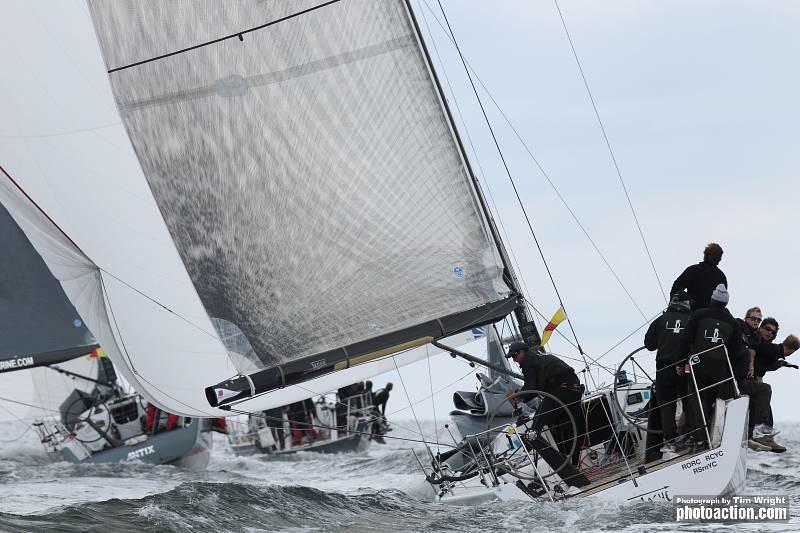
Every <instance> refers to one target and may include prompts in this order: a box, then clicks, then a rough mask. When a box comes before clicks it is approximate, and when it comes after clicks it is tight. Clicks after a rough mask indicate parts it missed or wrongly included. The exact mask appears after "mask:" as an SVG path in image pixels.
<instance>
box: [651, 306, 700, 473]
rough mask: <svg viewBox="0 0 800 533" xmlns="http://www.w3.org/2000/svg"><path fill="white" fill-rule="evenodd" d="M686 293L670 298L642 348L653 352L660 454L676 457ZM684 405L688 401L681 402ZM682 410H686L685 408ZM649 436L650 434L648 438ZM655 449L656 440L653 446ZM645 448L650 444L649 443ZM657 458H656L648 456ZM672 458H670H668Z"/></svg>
mask: <svg viewBox="0 0 800 533" xmlns="http://www.w3.org/2000/svg"><path fill="white" fill-rule="evenodd" d="M689 307H690V297H689V293H688V292H686V291H682V292H680V293H677V294H675V295H673V296H672V300H671V301H670V304H669V307H668V308H667V310H666V311H665V312H664V313H663V314H662V315H661V316H660V317H658V318H657V319H655V320H654V321H653V322H652V323H651V324H650V327H649V328H648V329H647V333H646V334H645V336H644V345H645V347H646V348H647V349H648V350H650V351H653V350H658V351H657V352H656V402H655V403H656V404H657V406H658V409H659V411H660V414H661V430H662V432H663V438H664V446H663V447H662V448H661V453H662V454H668V455H671V454H675V453H677V449H676V447H675V439H676V438H677V437H678V435H677V429H676V425H675V413H676V409H677V403H678V399H680V398H683V397H685V396H686V391H687V385H686V376H684V373H683V369H684V364H683V363H685V361H680V341H681V334H682V333H683V330H684V329H685V328H686V324H687V322H689V316H690V314H691V313H690V311H689ZM682 403H683V404H684V406H685V405H686V403H687V402H685V401H682ZM684 410H685V409H684ZM648 436H649V435H648ZM655 445H656V446H657V441H656V443H655ZM647 447H648V448H651V447H652V445H651V444H650V443H649V442H648V445H647ZM651 458H652V459H657V458H658V455H655V456H653V455H651ZM668 458H671V457H668Z"/></svg>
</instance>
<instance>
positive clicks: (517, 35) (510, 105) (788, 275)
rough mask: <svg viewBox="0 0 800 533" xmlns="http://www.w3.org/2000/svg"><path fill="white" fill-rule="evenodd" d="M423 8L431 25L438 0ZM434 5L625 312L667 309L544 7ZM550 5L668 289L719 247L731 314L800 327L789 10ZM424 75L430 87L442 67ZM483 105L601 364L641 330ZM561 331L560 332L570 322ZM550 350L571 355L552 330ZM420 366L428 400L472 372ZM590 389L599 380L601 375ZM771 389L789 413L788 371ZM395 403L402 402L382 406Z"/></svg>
mask: <svg viewBox="0 0 800 533" xmlns="http://www.w3.org/2000/svg"><path fill="white" fill-rule="evenodd" d="M425 1H427V5H429V6H430V8H431V9H433V11H434V12H435V13H436V15H437V16H438V17H439V19H440V20H441V13H440V12H439V11H438V6H437V4H436V2H435V0H425ZM443 3H444V5H445V9H446V11H447V15H448V17H449V18H450V22H451V24H452V26H453V30H454V31H455V34H456V37H457V39H458V40H459V44H460V46H461V48H462V51H463V52H464V54H465V55H466V57H467V60H468V61H469V62H470V63H471V64H472V66H473V67H474V68H475V70H476V71H477V72H478V75H479V76H480V77H481V79H482V80H483V81H484V83H485V84H486V86H487V87H488V88H489V90H490V91H491V93H492V95H493V96H494V98H495V99H496V100H497V102H498V103H499V104H500V106H501V107H502V108H503V111H504V112H505V114H506V115H507V116H508V117H509V118H510V119H511V121H512V122H513V124H514V125H515V127H516V128H517V129H518V130H519V132H520V133H521V135H522V137H523V139H524V140H525V142H526V143H527V144H528V146H529V147H530V149H531V151H532V152H533V154H534V155H535V156H536V158H537V159H538V161H539V163H540V164H541V165H542V167H543V168H544V169H545V171H546V172H547V173H548V175H549V176H550V178H551V180H552V181H553V182H554V184H555V186H556V187H557V188H558V189H559V191H560V193H561V194H562V195H563V197H564V198H565V199H566V201H567V203H569V205H570V206H571V207H572V209H573V211H574V212H575V213H576V214H577V216H578V218H579V219H580V220H581V222H582V224H583V225H584V227H585V228H586V229H587V231H588V233H589V234H590V235H591V237H592V239H593V240H594V241H595V242H596V243H597V245H598V247H599V248H600V250H601V251H602V252H603V254H604V255H605V257H606V258H607V259H608V262H609V263H610V264H611V266H612V267H613V269H614V271H615V272H616V273H617V275H618V276H619V277H620V279H621V280H622V282H623V283H624V285H625V287H627V289H628V290H629V291H630V293H631V294H632V296H633V298H634V300H635V302H636V305H638V307H639V308H640V309H641V310H642V313H643V314H644V315H646V316H647V317H648V318H649V317H651V316H653V315H655V314H656V313H658V312H659V311H660V310H661V309H663V307H664V299H663V296H662V293H661V290H660V288H659V284H658V283H657V282H656V277H655V275H654V273H653V270H652V268H651V266H650V263H649V260H648V258H647V255H646V253H645V250H644V247H643V245H642V242H641V238H640V237H639V233H638V231H637V229H636V225H635V223H634V220H633V217H632V215H631V212H630V208H629V207H628V204H627V202H626V198H625V194H624V192H623V190H622V186H621V185H620V181H619V177H618V176H617V174H616V172H615V170H614V165H613V163H612V161H611V157H610V155H609V152H608V149H607V147H606V145H605V141H604V139H603V135H602V132H601V130H600V128H599V126H598V123H597V119H596V118H595V116H594V112H593V110H592V106H591V102H590V101H589V98H588V96H587V92H586V89H585V87H584V86H583V82H582V80H581V76H580V72H579V71H578V68H577V66H576V63H575V59H574V57H573V55H572V51H571V49H570V45H569V42H568V40H567V38H566V35H565V33H564V28H563V27H562V25H561V20H560V18H559V16H558V11H557V10H556V7H555V4H554V3H553V2H550V1H531V0H526V1H512V0H504V1H502V2H481V1H477V0H476V1H471V0H470V1H468V0H458V1H453V0H451V1H447V2H443ZM414 5H415V7H417V9H416V13H417V17H418V18H419V19H420V25H421V26H422V29H423V33H425V37H426V40H427V41H428V42H429V45H430V35H428V34H427V33H426V29H425V21H424V20H423V17H422V14H423V13H424V15H425V18H427V22H428V24H429V25H430V26H431V30H432V32H433V38H434V40H435V43H436V47H437V48H438V50H439V53H440V54H441V55H442V57H443V59H444V71H445V72H446V73H447V76H448V77H449V79H450V81H451V83H452V86H453V87H454V89H455V102H457V103H458V106H459V107H460V109H461V111H462V112H463V114H464V119H465V122H466V127H464V124H463V123H461V122H459V128H460V130H461V131H462V134H465V133H468V134H469V136H470V138H471V139H472V141H473V142H474V144H475V147H476V149H477V158H475V156H474V154H473V153H470V158H471V159H472V162H473V165H474V166H476V167H480V168H482V170H483V183H484V184H485V185H486V186H487V188H488V190H489V192H490V194H491V196H492V197H493V199H494V201H495V202H496V205H497V208H498V209H497V211H496V212H495V215H496V216H497V215H498V214H499V218H500V219H501V221H502V223H503V225H504V227H505V229H506V230H507V231H508V235H509V238H508V239H507V242H508V243H509V244H510V247H511V249H512V250H513V252H514V254H515V256H516V258H517V260H518V261H519V265H520V269H519V274H520V275H521V277H522V278H523V280H524V282H525V284H526V286H527V288H528V289H529V293H528V294H529V296H530V297H531V299H532V301H533V303H534V305H536V307H537V308H538V309H540V310H541V311H542V312H543V313H544V314H546V315H548V316H549V315H550V314H552V312H553V311H555V309H556V308H557V307H558V305H559V304H558V300H557V299H556V297H555V294H554V291H553V289H552V286H551V285H550V283H549V280H548V279H547V276H546V273H545V271H544V269H543V266H542V260H541V258H540V257H539V255H538V252H537V251H536V247H535V244H534V242H533V239H532V238H531V236H530V232H529V230H528V228H527V226H526V224H525V221H524V219H523V217H522V215H521V211H520V209H519V207H518V205H517V204H516V199H515V198H514V196H513V192H512V190H511V187H510V184H509V182H508V178H507V176H506V175H505V172H504V170H503V168H502V166H501V164H500V161H499V158H498V156H497V152H496V151H495V150H494V147H493V145H492V141H491V138H490V137H489V134H488V131H487V129H486V127H485V125H484V124H483V122H482V120H483V119H482V116H481V114H480V110H479V109H478V107H477V104H476V101H475V98H474V96H473V95H472V94H471V89H470V88H469V84H468V81H467V80H466V77H465V75H464V69H463V67H461V65H460V63H459V62H458V57H457V56H456V55H455V53H454V49H453V47H452V45H450V44H448V42H447V39H446V36H445V34H444V33H443V31H442V30H441V28H440V27H439V26H438V25H437V24H436V22H435V21H434V20H433V19H432V14H431V11H430V10H429V9H428V8H427V7H426V5H425V3H424V2H416V1H415V4H414ZM559 5H560V7H561V10H562V13H563V15H564V17H565V19H566V22H567V27H568V28H569V31H570V34H571V36H572V39H573V42H574V45H575V48H576V50H577V53H578V56H579V59H580V61H581V64H582V66H583V69H584V73H585V74H586V78H587V80H588V83H589V86H590V88H591V90H592V93H593V96H594V99H595V102H596V104H597V107H598V110H599V113H600V116H601V118H602V120H603V124H604V126H605V129H606V132H607V134H608V138H609V141H610V143H611V146H612V148H613V151H614V155H615V156H616V159H617V162H618V164H619V168H620V172H621V174H622V177H623V179H624V181H625V184H626V186H627V189H628V192H629V194H630V197H631V200H632V202H633V207H634V208H635V210H636V213H637V215H638V217H639V221H640V222H641V226H642V230H643V232H644V235H645V237H646V239H647V244H648V246H649V247H650V251H651V253H652V256H653V261H654V263H655V266H656V269H657V272H658V275H659V277H660V278H661V284H662V285H663V287H664V291H665V292H668V291H669V288H670V286H671V284H672V282H673V281H674V279H675V278H676V277H677V276H678V274H680V272H681V271H682V270H683V269H684V268H685V267H686V266H688V265H690V264H692V263H696V262H698V261H700V260H701V259H702V250H703V247H704V246H705V244H706V243H708V242H710V241H715V242H718V243H720V244H721V245H722V247H723V248H724V250H725V254H724V257H723V260H722V263H721V265H720V266H721V268H722V269H723V270H724V272H725V273H726V274H727V277H728V280H729V289H730V294H731V301H730V306H729V307H730V310H731V312H732V313H733V314H734V316H738V317H743V316H744V312H745V310H746V309H747V308H749V307H751V306H753V305H760V306H761V308H762V310H763V311H764V316H774V317H776V318H777V319H778V321H779V322H780V324H781V330H780V333H779V339H783V338H784V337H785V335H786V334H788V333H792V332H794V333H798V332H800V320H799V319H800V314H799V313H798V311H797V306H796V304H797V301H798V298H799V297H800V289H798V285H797V282H798V276H797V273H798V264H797V259H798V255H799V254H798V251H797V240H796V231H797V227H798V222H800V216H799V215H798V212H797V198H798V192H800V181H799V180H798V173H799V172H798V168H800V150H798V148H797V147H798V146H800V129H799V127H798V124H800V104H798V100H797V95H798V94H800V86H799V85H800V83H799V82H800V73H799V71H798V69H797V68H796V65H795V63H796V58H797V57H798V55H800V33H798V32H797V28H798V27H799V23H800V4H797V3H794V2H788V1H786V2H729V1H726V2H678V1H672V2H656V1H630V2H601V3H598V2H592V1H571V0H562V1H560V3H559ZM430 48H431V53H432V54H433V55H434V61H437V59H436V57H435V53H434V50H433V47H432V46H430ZM436 67H437V70H438V71H439V73H440V75H441V73H442V68H441V64H439V63H438V62H437V65H436ZM484 96H485V94H484V93H482V94H481V97H484ZM449 98H450V104H451V107H455V105H454V103H455V102H454V101H453V98H452V95H450V97H449ZM487 110H488V112H489V115H490V118H491V120H492V123H493V126H494V127H495V130H496V133H497V135H498V138H499V140H500V143H501V147H502V149H503V151H504V154H505V156H506V159H507V161H508V163H509V166H510V168H511V172H512V175H513V176H514V179H515V180H516V182H517V185H518V187H519V189H520V192H521V195H522V198H523V201H524V203H525V207H526V209H528V212H529V214H530V215H531V216H532V220H533V225H534V229H535V230H536V234H537V237H538V238H539V241H540V243H541V244H542V248H543V250H544V252H545V255H546V258H547V260H548V263H549V265H550V268H551V270H552V272H553V274H554V276H555V279H556V282H557V284H558V289H559V291H560V293H561V296H562V297H563V300H564V304H565V307H566V309H567V312H568V313H569V316H570V318H571V321H572V325H573V327H574V328H575V331H576V333H577V335H578V338H579V340H580V342H581V345H582V346H583V348H584V350H585V351H586V352H587V353H589V354H591V355H593V356H595V357H596V356H598V355H600V354H602V353H604V352H606V351H607V350H608V349H609V348H610V347H612V346H613V345H614V344H616V343H617V342H618V341H619V340H621V339H622V338H623V337H625V336H626V335H628V334H629V333H631V332H632V331H634V330H635V329H636V328H638V327H639V326H642V325H643V324H644V323H645V319H644V318H643V317H642V313H640V312H639V310H638V309H637V307H636V305H634V304H633V303H632V302H631V300H630V299H629V298H628V296H627V295H626V294H625V292H624V291H623V289H622V288H621V287H620V286H619V284H618V283H617V281H616V280H615V279H614V276H613V275H612V274H611V272H610V271H609V269H608V268H607V267H606V266H605V265H604V263H603V260H602V259H601V258H600V257H599V255H598V254H597V253H596V252H595V251H594V249H593V248H592V246H591V244H590V243H589V241H588V239H587V238H586V236H585V235H583V233H582V232H581V230H580V228H579V227H578V226H577V224H576V223H575V222H574V220H573V219H572V218H571V216H570V214H569V212H568V211H567V210H566V208H565V207H564V206H563V204H562V203H561V202H560V201H559V199H558V197H557V196H556V194H555V193H554V191H553V190H552V188H550V186H549V185H548V183H547V181H546V180H545V178H544V176H543V175H542V173H541V172H540V171H539V170H538V169H537V167H536V166H535V165H534V163H533V161H532V160H531V158H530V156H528V155H527V153H526V152H525V150H524V149H523V147H522V146H521V144H520V143H519V142H518V141H517V140H516V139H515V136H514V134H513V132H512V131H511V130H510V129H509V128H508V127H507V126H505V125H504V123H503V122H502V118H501V117H500V116H499V115H498V113H497V110H496V108H494V107H493V106H492V105H491V104H490V103H489V104H488V105H487ZM465 142H468V141H467V139H465ZM477 163H479V165H478V164H477ZM560 329H562V330H563V332H564V333H565V334H569V333H570V332H569V330H568V327H567V324H566V323H565V324H563V325H562V326H561V328H560ZM644 331H645V330H644V329H642V330H640V331H639V332H638V333H636V334H635V335H634V336H632V337H631V339H630V340H629V341H628V342H626V343H623V344H622V345H621V346H620V347H619V348H618V349H616V350H614V351H613V352H612V353H610V354H608V355H606V356H605V357H604V358H603V362H605V363H609V364H611V363H613V365H616V363H618V362H619V361H620V360H621V359H622V358H624V357H625V355H627V353H629V352H630V351H631V350H633V349H634V348H636V347H638V346H641V344H642V340H643V336H644ZM550 348H551V349H552V350H553V351H555V352H559V353H564V354H567V355H569V356H572V357H574V356H576V355H577V351H576V350H575V349H574V348H573V347H572V346H570V345H569V344H567V343H566V342H565V341H563V340H562V339H560V338H558V336H554V340H553V342H552V343H551V345H550ZM476 349H481V348H480V346H479V347H478V348H476ZM796 357H800V356H796ZM575 364H576V365H577V363H575ZM432 365H433V373H432V375H433V386H434V390H436V389H438V388H440V387H444V386H445V385H447V384H448V383H449V382H451V381H453V380H455V379H458V378H459V377H460V376H463V375H464V373H465V372H467V371H468V370H469V368H468V367H467V366H466V365H464V364H463V363H460V362H455V361H453V360H452V359H450V358H449V357H447V356H442V357H439V358H436V359H434V360H433V361H432ZM402 372H403V377H404V378H405V382H406V385H407V386H408V387H409V393H410V395H411V396H412V398H414V399H415V400H419V399H422V398H424V397H425V396H426V395H428V394H429V391H430V385H429V382H428V379H427V376H428V369H427V362H426V361H422V362H420V363H417V364H416V365H415V366H410V367H406V369H403V370H402ZM599 379H600V380H606V381H607V380H608V379H609V374H605V375H602V374H601V375H600V376H599ZM387 380H388V381H394V382H397V381H398V379H397V375H396V372H395V373H390V374H387V375H385V376H381V377H380V378H378V379H376V380H375V381H376V384H378V385H380V384H382V383H384V382H385V381H387ZM767 381H769V382H770V383H771V384H772V386H773V408H774V411H775V417H776V419H777V420H779V421H780V420H797V419H800V413H798V412H797V410H796V409H795V408H794V407H793V406H794V405H796V397H795V396H794V394H793V393H794V391H795V387H796V386H797V385H796V384H797V383H798V382H800V372H798V371H794V370H791V369H783V370H780V371H778V372H775V373H771V374H769V375H768V378H767ZM474 382H475V380H474V379H469V378H468V379H465V380H464V381H462V382H461V383H460V385H461V387H460V388H461V389H462V390H470V389H472V388H474ZM410 383H413V385H412V384H410ZM455 388H456V387H452V388H451V389H448V390H447V391H446V392H445V393H442V394H441V395H440V396H437V398H436V401H437V402H436V411H437V414H438V416H439V417H441V416H444V415H446V414H447V412H448V411H449V410H450V409H451V407H452V406H451V403H450V396H451V392H452V390H454V389H455ZM398 389H400V387H398ZM407 405H408V404H407V400H406V399H405V398H404V397H402V391H401V390H398V394H397V397H396V398H395V400H393V405H392V406H391V408H394V409H399V408H401V407H403V406H407ZM422 406H424V407H422ZM390 410H391V409H390ZM407 412H408V411H406V413H407ZM431 412H432V410H431V404H430V402H429V401H428V402H426V403H423V404H420V407H417V415H418V416H423V415H424V416H425V417H426V418H430V417H431ZM397 416H400V414H398V415H397Z"/></svg>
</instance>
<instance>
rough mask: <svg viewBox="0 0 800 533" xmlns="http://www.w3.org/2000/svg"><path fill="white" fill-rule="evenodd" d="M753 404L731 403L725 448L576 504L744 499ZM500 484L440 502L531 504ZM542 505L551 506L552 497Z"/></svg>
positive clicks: (503, 480) (505, 482)
mask: <svg viewBox="0 0 800 533" xmlns="http://www.w3.org/2000/svg"><path fill="white" fill-rule="evenodd" d="M749 403H750V402H749V398H748V397H747V396H742V397H740V398H737V399H734V400H731V401H729V402H727V403H726V408H725V416H724V421H723V424H724V426H723V427H722V438H721V441H720V444H719V446H716V447H714V448H712V449H710V450H707V451H703V452H699V453H696V454H692V455H687V456H684V457H681V458H679V459H675V460H672V461H668V462H664V463H661V464H656V465H655V466H651V467H649V470H648V469H647V468H646V469H644V470H643V471H641V472H640V471H639V470H638V469H636V467H633V468H634V472H633V476H630V475H629V476H627V477H621V478H620V477H617V478H614V479H609V480H608V481H607V482H606V483H604V484H600V485H594V486H590V487H589V488H588V489H587V490H585V491H583V492H580V493H577V494H575V495H574V496H569V497H574V498H596V499H600V500H603V501H608V502H615V503H635V502H643V501H666V502H669V501H672V500H673V499H674V497H675V496H676V495H685V496H688V495H692V496H710V497H714V496H726V495H731V494H736V493H740V492H741V491H742V490H743V489H744V486H745V482H746V474H747V424H748V409H749ZM499 481H500V484H499V485H498V486H496V487H491V488H486V487H484V486H483V485H479V484H474V485H471V486H466V487H463V488H459V489H456V490H453V491H452V492H450V493H448V494H446V495H445V496H443V497H439V498H437V499H438V501H440V502H442V503H448V504H453V505H475V504H477V503H482V502H486V501H490V500H495V499H499V500H527V501H530V500H531V496H529V495H528V494H527V493H526V492H525V491H523V490H521V489H520V488H519V487H518V486H517V484H516V479H515V478H513V477H510V476H507V475H506V476H500V477H499ZM539 499H544V500H548V499H549V498H548V497H547V496H543V497H539Z"/></svg>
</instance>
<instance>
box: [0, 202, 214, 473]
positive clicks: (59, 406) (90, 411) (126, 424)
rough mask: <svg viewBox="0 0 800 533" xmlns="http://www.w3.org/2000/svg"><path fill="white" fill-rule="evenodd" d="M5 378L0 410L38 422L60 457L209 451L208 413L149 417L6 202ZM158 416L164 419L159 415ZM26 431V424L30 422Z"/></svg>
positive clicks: (0, 350)
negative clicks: (187, 417) (171, 420)
mask: <svg viewBox="0 0 800 533" xmlns="http://www.w3.org/2000/svg"><path fill="white" fill-rule="evenodd" d="M0 245H1V247H2V249H3V251H4V253H5V257H6V259H7V260H6V261H4V262H3V265H2V266H1V267H0V287H2V305H0V323H1V324H2V332H0V339H2V340H0V387H2V390H3V391H4V393H3V396H4V397H3V398H2V399H0V403H2V406H3V408H2V414H3V416H2V419H3V421H6V422H12V421H13V422H17V423H22V424H23V425H25V426H28V428H30V427H32V428H33V429H34V430H35V432H36V434H38V437H39V441H40V442H41V444H42V445H43V447H44V449H45V451H46V452H47V454H48V455H49V456H50V457H52V458H53V459H54V460H64V461H70V462H74V463H107V462H125V461H130V460H141V461H143V462H147V463H154V464H176V465H180V466H188V467H192V468H197V469H202V468H205V466H206V465H207V464H208V461H209V458H210V447H211V433H210V422H209V421H208V420H194V421H192V420H185V419H177V420H175V421H174V425H175V426H176V427H175V428H174V429H173V428H170V431H167V428H166V427H163V428H160V426H166V422H167V416H166V415H165V416H163V417H161V420H160V421H159V420H151V421H150V430H149V431H145V429H144V427H143V426H144V422H145V421H146V414H145V411H146V408H145V406H144V404H143V401H142V399H141V398H140V397H139V395H138V394H136V393H126V392H125V391H124V388H123V385H122V384H121V383H120V382H119V381H118V380H117V375H116V372H115V371H114V366H113V365H112V363H111V361H110V360H109V359H108V358H107V357H106V356H105V354H104V352H103V350H102V349H101V348H100V346H99V345H98V344H97V342H96V341H95V339H94V337H93V336H92V335H91V333H90V332H89V330H88V329H87V328H86V326H85V324H84V323H83V321H82V320H81V318H80V317H79V315H78V313H77V312H76V310H75V308H74V307H73V305H72V304H71V303H70V302H69V300H67V297H66V296H65V294H64V291H63V290H62V289H61V286H60V285H59V284H58V282H57V281H56V280H55V278H53V276H52V274H50V271H49V270H48V269H47V267H46V266H45V264H44V262H43V261H42V259H41V257H40V256H39V254H38V253H37V252H36V251H35V250H34V249H33V247H32V246H31V244H30V242H29V241H28V239H27V238H26V237H25V234H24V233H23V232H22V231H21V230H20V229H19V227H18V226H17V224H16V223H15V222H14V220H13V219H12V218H11V216H10V215H9V213H8V211H7V210H6V209H5V208H3V207H2V206H0ZM160 422H161V423H160ZM26 431H27V430H26Z"/></svg>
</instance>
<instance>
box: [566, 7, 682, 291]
mask: <svg viewBox="0 0 800 533" xmlns="http://www.w3.org/2000/svg"><path fill="white" fill-rule="evenodd" d="M553 3H555V5H556V10H558V16H559V17H560V18H561V24H562V25H563V26H564V33H566V35H567V40H568V41H569V46H570V48H571V49H572V55H573V56H574V57H575V63H576V64H577V65H578V70H579V71H580V73H581V79H583V85H584V87H586V93H587V94H588V95H589V101H590V102H591V103H592V109H594V116H595V117H597V123H598V124H599V125H600V130H601V131H602V132H603V139H605V141H606V146H607V147H608V153H609V154H610V155H611V161H613V163H614V169H615V170H616V171H617V176H618V177H619V183H620V185H622V190H623V191H624V192H625V198H626V199H627V200H628V207H630V209H631V214H632V215H633V220H634V221H635V222H636V228H637V229H638V230H639V236H640V237H641V238H642V244H643V245H644V249H645V252H647V258H648V259H649V260H650V266H651V267H653V273H654V274H655V276H656V281H657V282H658V288H659V289H661V295H662V296H663V297H664V301H665V302H667V303H669V298H667V294H666V293H665V292H664V286H663V285H662V284H661V278H659V277H658V271H657V270H656V265H655V263H654V262H653V256H652V254H651V253H650V248H649V247H648V246H647V240H646V239H645V238H644V232H643V231H642V226H641V224H639V217H638V216H636V210H635V209H634V208H633V202H631V196H630V194H628V188H627V187H626V186H625V180H623V179H622V172H620V169H619V165H618V164H617V158H616V157H615V156H614V150H612V149H611V142H610V141H609V140H608V135H607V134H606V128H605V126H603V121H602V120H601V119H600V112H599V111H598V110H597V105H596V104H595V101H594V96H592V91H591V89H590V88H589V82H588V81H587V80H586V74H585V73H584V72H583V67H582V66H581V62H580V59H578V52H577V51H576V50H575V44H574V43H573V42H572V37H571V36H570V34H569V30H568V29H567V22H566V20H564V15H563V13H562V12H561V7H559V5H558V0H553Z"/></svg>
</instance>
